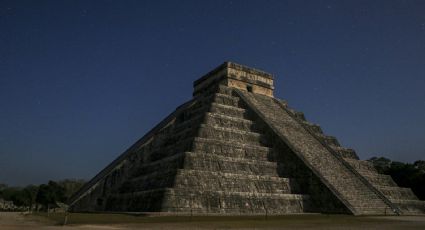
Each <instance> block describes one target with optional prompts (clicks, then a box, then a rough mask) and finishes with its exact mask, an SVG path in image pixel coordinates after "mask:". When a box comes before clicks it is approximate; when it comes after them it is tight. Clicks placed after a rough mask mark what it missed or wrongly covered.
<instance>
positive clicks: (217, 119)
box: [204, 113, 254, 132]
mask: <svg viewBox="0 0 425 230" xmlns="http://www.w3.org/2000/svg"><path fill="white" fill-rule="evenodd" d="M204 124H207V125H211V126H218V127H223V128H229V129H235V130H241V131H247V132H251V131H254V124H253V122H252V121H250V120H247V119H243V118H235V117H231V116H227V115H224V114H218V113H206V115H205V119H204Z"/></svg>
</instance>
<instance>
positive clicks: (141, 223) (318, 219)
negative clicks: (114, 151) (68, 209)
mask: <svg viewBox="0 0 425 230" xmlns="http://www.w3.org/2000/svg"><path fill="white" fill-rule="evenodd" d="M33 215H35V216H33V217H34V218H46V219H47V220H48V221H49V222H50V223H52V224H54V225H62V224H63V222H64V219H65V214H64V213H53V214H50V215H49V216H47V215H46V214H45V213H38V214H33ZM67 225H68V226H69V225H71V226H84V225H98V226H115V227H116V228H118V229H133V228H142V229H154V228H155V229H295V228H296V229H362V230H364V229H425V218H424V217H354V216H348V215H319V214H318V215H288V216H271V217H270V216H269V217H268V218H267V219H266V218H265V217H264V216H194V217H190V216H136V215H128V214H88V213H71V214H69V215H68V219H67Z"/></svg>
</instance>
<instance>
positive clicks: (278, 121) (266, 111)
mask: <svg viewBox="0 0 425 230" xmlns="http://www.w3.org/2000/svg"><path fill="white" fill-rule="evenodd" d="M273 90H274V87H273V76H272V75H270V74H268V73H265V72H263V71H260V70H256V69H253V68H249V67H246V66H242V65H239V64H235V63H230V62H225V63H224V64H222V65H220V66H219V67H217V68H216V69H214V70H212V71H211V72H209V73H208V74H206V75H205V76H203V77H201V78H200V79H199V80H197V81H195V82H194V93H193V99H191V100H190V101H188V102H186V103H184V104H183V105H181V106H179V107H177V109H176V110H175V111H174V112H173V113H171V114H170V115H169V116H168V117H166V118H165V119H164V120H163V121H161V122H160V123H159V124H158V125H157V126H155V127H154V128H153V129H152V130H151V131H150V132H148V133H147V134H146V135H145V136H143V137H142V138H141V139H140V140H139V141H137V142H136V143H135V144H134V145H133V146H131V147H130V148H129V149H128V150H127V151H125V152H124V153H123V154H122V155H120V156H119V157H118V158H117V159H116V160H114V161H113V162H112V163H110V164H109V165H108V166H107V167H106V168H105V169H103V170H102V171H101V172H100V173H99V174H97V175H96V176H95V177H94V178H93V179H92V180H90V181H89V182H88V183H87V184H86V185H85V186H83V188H82V189H81V190H80V191H79V192H77V193H76V194H75V195H74V197H73V198H72V200H71V206H70V207H71V211H74V212H171V213H176V214H184V213H189V212H190V213H196V214H229V215H239V214H243V215H263V214H271V215H273V214H275V215H279V214H288V213H305V212H322V213H345V214H353V215H398V214H423V213H424V212H425V202H424V201H420V200H418V199H417V197H416V196H415V195H414V194H413V193H412V191H411V190H410V189H409V188H401V187H398V186H397V185H396V184H395V183H394V181H393V180H392V179H391V177H390V176H387V175H381V174H378V173H377V171H375V169H374V168H373V166H372V165H371V163H369V162H367V161H361V160H359V158H358V157H357V155H356V153H355V152H354V151H353V150H351V149H348V148H344V147H342V146H340V144H339V143H338V141H337V140H336V139H335V138H334V137H332V136H327V135H325V134H323V132H322V130H321V128H320V126H318V125H316V124H312V123H309V122H307V121H306V119H305V117H304V115H303V113H301V112H297V111H294V110H293V109H290V108H289V107H288V105H287V103H286V102H285V101H283V100H280V99H277V98H274V97H273Z"/></svg>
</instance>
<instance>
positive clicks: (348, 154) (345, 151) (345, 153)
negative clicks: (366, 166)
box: [329, 145, 359, 160]
mask: <svg viewBox="0 0 425 230" xmlns="http://www.w3.org/2000/svg"><path fill="white" fill-rule="evenodd" d="M329 147H331V148H332V149H333V150H334V151H335V152H336V153H338V154H339V155H340V156H341V157H342V158H351V159H355V160H359V157H358V156H357V153H356V151H354V150H353V149H349V148H344V147H341V146H333V145H332V146H329Z"/></svg>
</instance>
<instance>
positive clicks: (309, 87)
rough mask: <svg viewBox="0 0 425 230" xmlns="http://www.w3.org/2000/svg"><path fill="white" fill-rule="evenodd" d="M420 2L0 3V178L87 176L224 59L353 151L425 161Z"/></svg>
mask: <svg viewBox="0 0 425 230" xmlns="http://www.w3.org/2000/svg"><path fill="white" fill-rule="evenodd" d="M424 12H425V1H422V0H416V1H415V0H409V1H401V0H398V1H395V0H381V1H380V0H373V1H369V0H368V1H364V0H353V1H347V0H335V1H331V0H311V1H300V0H293V1H283V0H279V1H272V0H269V1H218V0H214V1H129V0H126V1H107V0H104V1H87V0H84V1H78V0H72V1H71V0H63V1H54V0H52V1H43V0H40V1H30V0H28V1H23V0H14V1H8V0H6V1H5V0H0V183H7V184H9V185H26V184H29V183H33V184H39V183H46V182H47V181H48V180H50V179H52V180H59V179H64V178H82V179H90V178H91V177H92V176H94V175H95V174H96V173H97V172H99V171H100V170H101V169H102V168H103V167H105V166H106V165H107V164H108V163H109V162H111V161H112V160H113V159H115V158H116V157H117V156H118V155H119V154H121V153H122V152H123V151H124V150H125V149H126V148H128V147H129V146H130V145H131V144H133V143H134V142H135V141H136V140H137V139H139V138H140V137H142V136H143V135H144V134H145V133H146V132H147V131H149V130H150V129H151V128H152V127H153V126H154V125H155V124H157V123H158V122H159V121H161V120H162V119H163V118H164V117H165V116H166V115H168V114H169V113H171V112H172V111H173V110H174V109H175V108H176V107H177V106H178V105H180V104H182V103H183V102H185V101H187V100H189V99H190V98H191V94H192V90H193V89H192V83H193V81H194V80H196V79H197V78H199V77H200V76H202V75H203V74H205V73H206V72H208V71H210V70H211V69H213V68H214V67H216V66H218V65H219V64H221V63H222V62H224V61H234V62H237V63H241V64H244V65H248V66H252V67H255V68H259V69H262V70H265V71H267V72H270V73H272V74H274V75H275V95H276V96H277V97H279V98H282V99H286V100H287V101H288V102H289V106H290V107H292V108H294V109H296V110H298V111H303V112H304V113H305V115H306V117H307V119H308V120H309V121H311V122H314V123H318V124H320V125H321V126H322V128H323V130H324V131H325V133H326V134H328V135H333V136H336V137H337V138H338V139H339V141H340V142H341V144H342V145H343V146H346V147H351V148H354V149H355V150H356V151H357V153H358V155H359V156H360V158H362V159H367V158H370V157H372V156H385V157H388V158H391V159H393V160H398V161H404V162H413V161H415V160H419V159H422V160H425V158H424V157H425V119H424V118H425V90H424V89H425V13H424Z"/></svg>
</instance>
